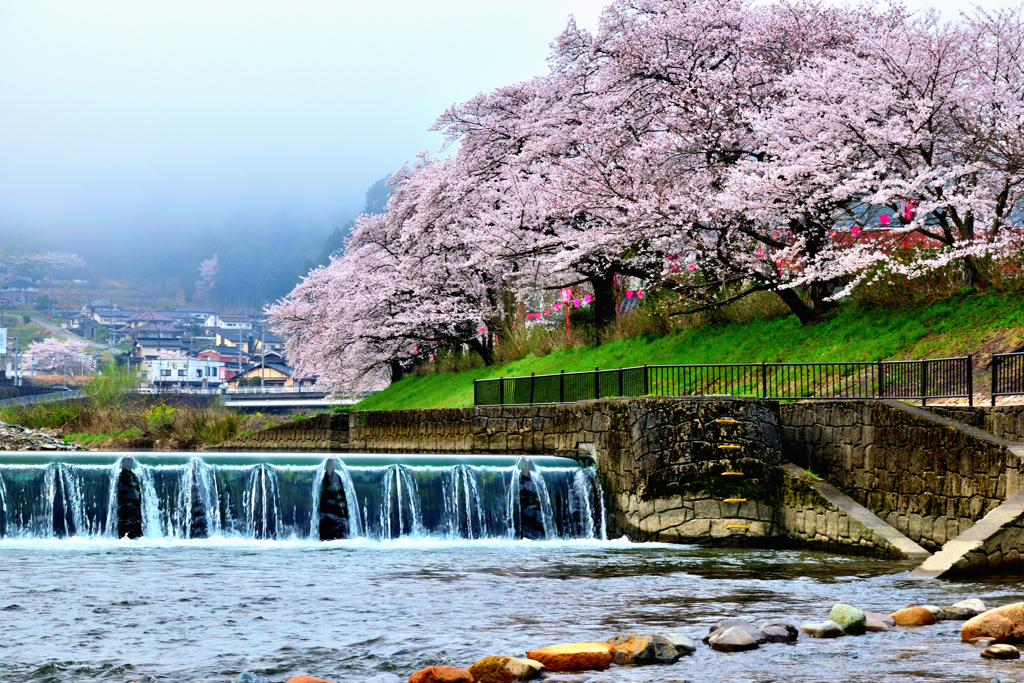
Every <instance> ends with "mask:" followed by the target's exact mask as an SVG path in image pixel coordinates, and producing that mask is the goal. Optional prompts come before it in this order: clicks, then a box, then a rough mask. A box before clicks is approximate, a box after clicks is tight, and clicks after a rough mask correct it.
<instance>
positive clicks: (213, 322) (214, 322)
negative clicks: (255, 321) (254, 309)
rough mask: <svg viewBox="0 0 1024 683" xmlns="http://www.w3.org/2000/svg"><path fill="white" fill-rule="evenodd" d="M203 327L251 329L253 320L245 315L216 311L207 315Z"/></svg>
mask: <svg viewBox="0 0 1024 683" xmlns="http://www.w3.org/2000/svg"><path fill="white" fill-rule="evenodd" d="M203 327H207V328H220V329H222V330H251V329H252V320H250V319H249V317H248V316H245V315H228V314H224V313H214V314H213V315H211V316H207V318H206V323H205V324H204V325H203Z"/></svg>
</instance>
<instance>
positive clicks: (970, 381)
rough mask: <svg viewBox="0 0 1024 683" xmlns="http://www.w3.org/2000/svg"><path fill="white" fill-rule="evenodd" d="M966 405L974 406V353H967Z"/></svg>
mask: <svg viewBox="0 0 1024 683" xmlns="http://www.w3.org/2000/svg"><path fill="white" fill-rule="evenodd" d="M967 405H969V406H971V407H972V408H973V407H974V354H968V355H967Z"/></svg>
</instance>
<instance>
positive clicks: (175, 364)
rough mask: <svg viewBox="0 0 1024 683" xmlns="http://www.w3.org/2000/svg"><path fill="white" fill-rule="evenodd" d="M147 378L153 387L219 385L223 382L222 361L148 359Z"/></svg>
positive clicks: (213, 386)
mask: <svg viewBox="0 0 1024 683" xmlns="http://www.w3.org/2000/svg"><path fill="white" fill-rule="evenodd" d="M148 378H149V381H150V383H151V384H152V385H153V386H154V387H161V388H167V387H209V388H211V389H212V388H215V387H219V386H220V385H221V384H223V383H224V363H222V362H221V361H219V360H196V359H194V358H176V359H173V360H168V359H155V360H152V361H150V369H149V374H148Z"/></svg>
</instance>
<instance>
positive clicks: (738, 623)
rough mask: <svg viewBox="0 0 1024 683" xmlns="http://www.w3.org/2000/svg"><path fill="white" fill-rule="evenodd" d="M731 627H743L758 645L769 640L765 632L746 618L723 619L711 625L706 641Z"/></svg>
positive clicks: (708, 641) (708, 642)
mask: <svg viewBox="0 0 1024 683" xmlns="http://www.w3.org/2000/svg"><path fill="white" fill-rule="evenodd" d="M730 628H741V629H743V630H744V631H746V632H747V634H748V635H749V636H750V637H751V638H753V639H754V642H756V643H757V644H758V645H762V644H764V643H766V642H768V640H767V639H766V638H765V637H764V634H763V633H761V632H760V631H759V630H757V627H756V626H754V625H753V624H751V623H750V622H749V621H747V620H746V619H722V620H721V621H719V622H718V623H717V624H715V625H714V626H712V627H711V631H709V632H708V634H707V635H706V636H704V642H705V643H707V644H708V645H710V644H711V641H712V640H714V639H715V638H716V637H717V635H718V634H720V633H722V632H723V631H726V630H728V629H730Z"/></svg>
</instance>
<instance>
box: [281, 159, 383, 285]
mask: <svg viewBox="0 0 1024 683" xmlns="http://www.w3.org/2000/svg"><path fill="white" fill-rule="evenodd" d="M390 177H391V176H384V177H383V178H381V179H380V180H378V181H377V182H375V183H374V184H373V185H371V186H370V189H369V190H367V191H366V203H365V204H363V210H362V211H360V213H361V214H363V213H383V212H384V207H385V206H386V205H387V203H388V197H390V196H391V189H390V188H389V187H388V186H387V182H388V179H389V178H390ZM354 226H355V221H354V220H351V221H349V222H348V223H346V224H345V227H343V228H339V227H336V228H334V232H332V233H331V234H330V235H328V236H327V239H326V240H324V245H323V247H321V249H320V255H319V256H317V258H316V260H313V259H306V261H305V262H304V263H303V264H302V268H301V270H300V272H301V273H302V275H303V276H305V275H306V273H308V272H309V271H311V270H313V269H314V268H316V267H317V266H326V265H327V264H328V263H329V262H330V260H331V254H334V253H335V252H339V251H342V250H343V249H344V248H345V241H346V240H347V239H348V236H349V235H350V234H351V233H352V228H353V227H354Z"/></svg>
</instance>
